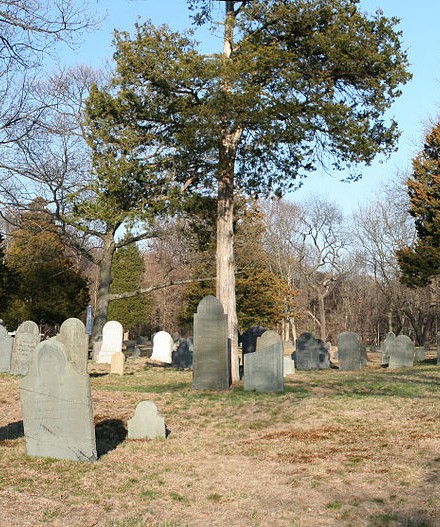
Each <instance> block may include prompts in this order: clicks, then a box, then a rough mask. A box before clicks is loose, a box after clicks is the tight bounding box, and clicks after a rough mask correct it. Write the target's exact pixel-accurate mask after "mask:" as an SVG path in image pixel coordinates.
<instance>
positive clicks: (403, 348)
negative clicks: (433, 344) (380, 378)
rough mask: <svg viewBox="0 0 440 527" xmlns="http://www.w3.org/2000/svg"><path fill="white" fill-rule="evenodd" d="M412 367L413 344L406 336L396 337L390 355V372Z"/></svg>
mask: <svg viewBox="0 0 440 527" xmlns="http://www.w3.org/2000/svg"><path fill="white" fill-rule="evenodd" d="M412 366H414V342H412V340H411V339H410V338H409V337H408V336H407V335H399V336H398V337H396V340H395V343H394V346H393V348H392V350H391V353H390V362H389V365H388V368H389V369H390V370H393V369H396V368H404V367H412Z"/></svg>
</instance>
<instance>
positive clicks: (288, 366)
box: [283, 355, 295, 377]
mask: <svg viewBox="0 0 440 527" xmlns="http://www.w3.org/2000/svg"><path fill="white" fill-rule="evenodd" d="M283 362H284V364H283V367H284V377H287V376H288V375H293V374H294V373H295V361H294V360H293V359H291V358H290V357H287V356H286V355H284V357H283Z"/></svg>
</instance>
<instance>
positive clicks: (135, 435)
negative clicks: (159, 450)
mask: <svg viewBox="0 0 440 527" xmlns="http://www.w3.org/2000/svg"><path fill="white" fill-rule="evenodd" d="M127 428H128V436H127V437H128V439H155V438H157V437H158V438H163V439H165V438H166V428H165V419H164V418H163V417H162V416H161V415H160V414H159V412H158V411H157V407H156V405H155V404H154V403H153V402H151V401H141V402H140V403H139V404H138V405H137V406H136V410H135V412H134V416H133V417H132V418H131V419H129V420H128V421H127Z"/></svg>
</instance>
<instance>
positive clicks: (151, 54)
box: [92, 0, 409, 380]
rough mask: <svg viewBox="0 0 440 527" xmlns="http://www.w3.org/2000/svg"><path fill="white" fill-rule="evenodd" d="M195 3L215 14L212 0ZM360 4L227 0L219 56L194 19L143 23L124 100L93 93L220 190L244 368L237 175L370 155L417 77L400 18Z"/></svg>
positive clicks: (189, 174)
mask: <svg viewBox="0 0 440 527" xmlns="http://www.w3.org/2000/svg"><path fill="white" fill-rule="evenodd" d="M191 4H192V5H193V7H194V8H195V9H196V10H197V9H199V11H198V12H197V14H196V18H197V21H198V22H203V21H205V20H206V15H208V14H209V5H210V3H209V2H206V1H202V2H197V1H193V2H191ZM356 4H357V2H356V1H355V0H331V1H330V0H329V1H327V2H322V1H318V0H313V1H309V0H307V1H306V0H295V1H293V0H291V1H281V0H271V1H267V0H253V1H243V2H234V1H227V2H225V7H226V11H225V19H224V24H223V28H224V46H223V52H221V53H218V54H213V55H209V56H208V55H203V54H201V53H200V52H199V51H198V47H197V45H196V43H195V42H194V41H193V40H192V38H191V36H190V35H189V34H188V33H186V34H179V33H176V32H172V31H170V30H169V28H167V27H160V28H156V27H154V26H153V25H152V24H150V23H145V24H139V25H137V26H136V34H135V35H134V37H130V35H128V34H127V33H117V34H116V40H115V41H116V46H117V50H116V53H115V59H116V64H117V75H116V77H115V79H114V85H115V87H116V88H117V89H118V92H117V95H116V97H115V100H114V101H111V100H109V99H106V96H105V94H104V93H101V94H100V97H99V100H98V99H97V98H96V99H95V101H94V102H93V103H92V106H94V107H95V108H96V110H99V113H102V112H111V115H112V117H113V118H114V119H115V122H118V123H120V125H121V126H123V127H124V126H126V125H127V123H128V122H130V124H131V131H132V134H133V135H136V134H137V137H138V143H137V144H138V145H141V144H142V145H143V146H144V151H143V153H145V150H146V149H147V147H149V149H150V151H149V158H148V165H149V167H150V169H152V170H154V171H155V173H156V174H160V173H161V174H167V175H168V176H169V175H171V176H172V177H173V178H174V179H175V181H179V182H180V183H181V185H182V188H183V189H188V188H189V187H193V188H196V187H200V186H201V185H205V187H207V188H211V189H212V188H214V189H215V190H216V192H217V257H216V262H217V270H216V274H217V296H218V298H219V299H220V301H221V302H222V304H223V307H224V308H225V312H226V313H227V314H228V320H229V337H230V339H231V341H232V350H233V358H232V368H233V372H232V374H233V379H234V380H236V379H238V361H237V353H236V340H237V339H236V333H237V332H236V328H237V317H236V307H235V263H234V250H233V247H234V199H235V194H236V191H237V189H241V190H245V191H246V192H248V193H250V194H255V193H260V192H275V193H282V192H283V191H286V190H288V189H290V188H292V187H293V186H294V185H295V184H298V180H299V178H300V177H302V176H305V175H307V174H308V173H310V172H311V171H313V170H315V169H316V168H318V167H319V166H323V165H326V166H331V167H333V168H335V169H340V168H343V167H345V166H347V164H348V165H353V164H356V163H360V162H364V163H367V164H368V163H370V162H371V160H372V159H373V158H374V156H375V155H376V154H378V153H381V152H382V153H385V154H386V153H389V152H391V151H392V150H393V148H394V144H395V141H396V138H397V136H398V133H397V127H396V123H395V122H394V121H391V122H389V123H387V122H386V121H385V118H384V113H385V112H386V110H387V109H388V108H389V107H390V105H391V104H392V102H393V101H394V99H395V98H396V97H398V96H399V95H400V89H399V85H400V84H402V83H405V82H406V81H407V80H408V79H409V74H408V73H407V71H406V68H407V65H408V63H407V58H406V54H405V52H404V51H402V49H401V46H400V33H399V32H397V31H396V30H395V26H396V24H397V20H396V19H394V18H393V19H387V18H386V17H384V16H383V15H382V14H380V13H377V14H376V15H375V16H373V17H371V18H370V17H367V16H366V15H364V14H362V13H361V12H360V11H359V10H358V9H357V5H356ZM96 95H97V93H95V94H94V96H95V97H96ZM159 146H160V148H158V147H159ZM138 148H139V147H138ZM151 149H153V155H152V153H151ZM145 157H146V156H144V157H143V158H142V160H143V162H144V163H145ZM357 175H358V174H355V173H354V174H353V175H352V177H353V178H355V177H357Z"/></svg>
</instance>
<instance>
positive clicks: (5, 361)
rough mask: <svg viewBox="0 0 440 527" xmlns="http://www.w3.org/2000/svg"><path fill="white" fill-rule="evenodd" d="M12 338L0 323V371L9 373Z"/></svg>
mask: <svg viewBox="0 0 440 527" xmlns="http://www.w3.org/2000/svg"><path fill="white" fill-rule="evenodd" d="M12 344H13V338H12V337H11V336H10V335H9V333H8V331H7V329H6V328H5V327H4V326H1V325H0V372H3V373H9V372H10V370H11V355H12Z"/></svg>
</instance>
